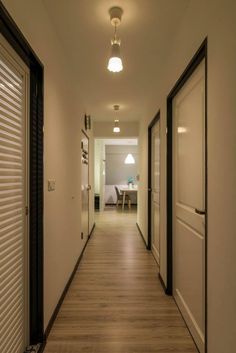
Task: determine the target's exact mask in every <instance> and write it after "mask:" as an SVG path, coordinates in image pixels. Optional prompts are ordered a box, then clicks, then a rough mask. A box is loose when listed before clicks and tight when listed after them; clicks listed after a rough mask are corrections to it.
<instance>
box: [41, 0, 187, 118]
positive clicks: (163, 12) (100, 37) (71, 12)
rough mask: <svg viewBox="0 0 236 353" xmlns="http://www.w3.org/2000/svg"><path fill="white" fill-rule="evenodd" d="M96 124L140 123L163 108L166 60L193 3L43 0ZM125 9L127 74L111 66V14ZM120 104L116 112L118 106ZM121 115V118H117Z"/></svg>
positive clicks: (178, 0) (123, 45)
mask: <svg viewBox="0 0 236 353" xmlns="http://www.w3.org/2000/svg"><path fill="white" fill-rule="evenodd" d="M43 1H44V4H45V7H46V9H47V11H48V13H49V16H50V18H51V21H52V22H53V25H54V26H55V29H56V32H57V34H58V37H59V39H60V41H61V43H62V45H63V48H64V50H65V53H66V55H67V56H68V60H69V62H70V64H71V67H72V69H73V70H74V77H75V78H76V79H77V82H78V87H79V89H80V93H81V94H80V96H82V99H83V102H84V104H83V105H84V106H85V107H86V112H87V114H90V115H91V116H92V118H93V120H95V121H113V120H114V117H117V115H119V120H120V121H138V120H139V119H141V118H142V117H144V116H148V117H149V114H152V115H154V114H155V112H156V111H157V110H158V106H157V102H156V100H155V97H156V90H157V86H158V85H157V83H158V77H159V74H160V72H161V70H162V62H163V60H165V57H166V55H168V48H169V46H170V45H171V40H172V37H173V35H174V33H175V31H176V27H177V26H178V24H179V22H180V21H181V18H182V16H183V15H184V13H185V11H186V9H187V6H188V4H189V2H190V0H60V1H59V0H43ZM112 6H121V7H122V8H123V10H124V14H123V18H122V23H121V25H120V27H119V28H118V35H119V36H120V38H121V53H122V57H123V65H124V70H123V71H122V72H121V73H117V74H113V73H110V72H109V71H108V70H107V68H106V66H107V60H108V56H109V51H110V40H111V38H112V36H113V27H112V26H111V24H110V20H109V14H108V10H109V8H110V7H112ZM114 104H119V105H120V111H119V112H118V113H115V112H114V111H113V105H114ZM114 114H116V115H114Z"/></svg>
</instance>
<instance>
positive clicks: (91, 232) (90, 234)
mask: <svg viewBox="0 0 236 353" xmlns="http://www.w3.org/2000/svg"><path fill="white" fill-rule="evenodd" d="M95 226H96V223H93V226H92V229H91V231H90V233H89V238H90V237H91V236H92V234H93V231H94V229H95Z"/></svg>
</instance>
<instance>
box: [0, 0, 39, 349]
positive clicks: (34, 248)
mask: <svg viewBox="0 0 236 353" xmlns="http://www.w3.org/2000/svg"><path fill="white" fill-rule="evenodd" d="M0 27H1V31H2V35H3V37H4V38H5V39H6V40H7V42H8V43H9V44H10V45H11V47H12V48H13V49H14V50H15V52H16V53H17V54H18V55H19V56H20V57H21V59H22V60H23V61H24V63H25V64H26V65H27V66H28V68H29V70H30V102H29V106H30V111H29V129H30V133H29V164H30V166H29V201H30V205H29V206H30V209H29V211H30V212H29V267H30V283H29V287H30V303H29V307H30V319H29V320H30V322H29V329H30V344H37V343H42V342H43V341H44V316H43V65H42V63H41V62H40V60H39V59H38V57H37V56H36V54H35V53H34V51H33V49H32V48H31V47H30V45H29V43H28V42H27V40H26V39H25V38H24V36H23V34H22V33H21V31H20V30H19V28H18V27H17V25H16V24H15V22H14V20H13V19H12V18H11V16H10V14H9V13H8V11H7V10H6V8H5V7H4V6H3V4H2V2H0Z"/></svg>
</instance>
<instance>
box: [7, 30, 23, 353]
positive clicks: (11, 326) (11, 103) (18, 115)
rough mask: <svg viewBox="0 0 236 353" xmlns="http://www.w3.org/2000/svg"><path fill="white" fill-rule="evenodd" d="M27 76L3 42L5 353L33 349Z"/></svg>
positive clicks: (20, 352) (16, 352)
mask: <svg viewBox="0 0 236 353" xmlns="http://www.w3.org/2000/svg"><path fill="white" fill-rule="evenodd" d="M26 104H27V73H26V72H25V68H24V67H23V66H22V64H21V62H19V63H18V58H17V57H16V54H15V55H14V53H13V52H12V51H11V48H9V47H8V45H7V43H5V42H4V39H3V38H2V37H1V36H0V352H1V353H22V352H23V351H24V349H25V347H26V345H27V331H28V329H27V323H28V308H27V307H28V305H27V303H28V294H27V293H28V289H27V284H28V275H27V272H28V271H27V266H28V251H27V243H28V242H27V221H26V214H25V213H26V212H25V206H26V205H27V187H26V185H27V167H26V165H27V163H26V161H27V158H26V156H27V154H26V136H27V134H26V122H27V119H26V116H27V109H26Z"/></svg>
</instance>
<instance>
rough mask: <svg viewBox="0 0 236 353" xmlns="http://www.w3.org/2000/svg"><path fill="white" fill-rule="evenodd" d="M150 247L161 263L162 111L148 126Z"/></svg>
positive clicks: (157, 260) (158, 262)
mask: <svg viewBox="0 0 236 353" xmlns="http://www.w3.org/2000/svg"><path fill="white" fill-rule="evenodd" d="M148 249H150V250H151V251H152V253H153V256H154V258H155V260H156V262H157V264H158V265H159V264H160V111H159V112H158V113H157V115H156V116H155V117H154V119H153V120H152V122H151V124H150V125H149V127H148Z"/></svg>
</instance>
